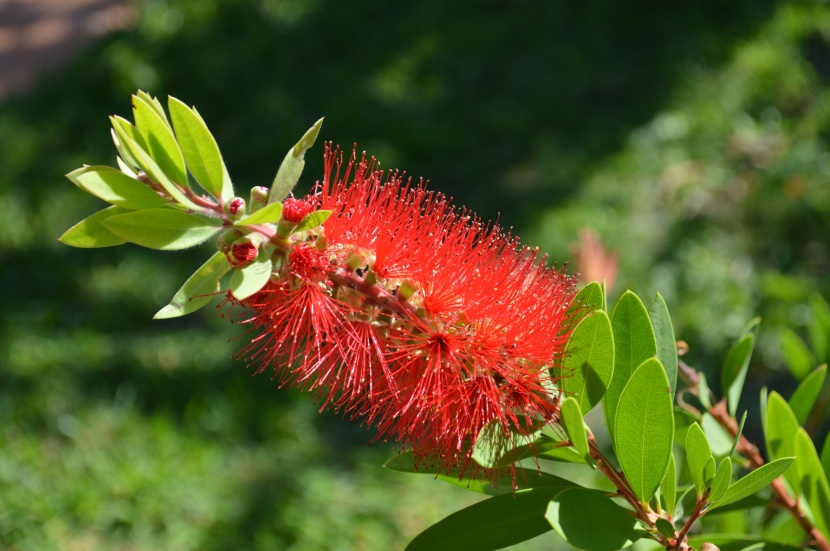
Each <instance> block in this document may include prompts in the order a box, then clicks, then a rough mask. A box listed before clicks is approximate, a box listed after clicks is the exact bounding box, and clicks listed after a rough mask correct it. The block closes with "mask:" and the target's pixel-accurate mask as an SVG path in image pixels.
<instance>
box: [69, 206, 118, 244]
mask: <svg viewBox="0 0 830 551" xmlns="http://www.w3.org/2000/svg"><path fill="white" fill-rule="evenodd" d="M125 212H129V211H127V210H125V209H122V208H119V207H107V208H105V209H103V210H99V211H98V212H96V213H95V214H93V215H92V216H89V217H88V218H85V219H83V220H81V221H80V222H78V223H77V224H75V225H74V226H72V227H71V228H69V229H68V230H66V231H65V232H64V234H63V235H61V236H60V237H59V238H58V239H59V241H60V242H61V243H63V244H64V245H69V246H70V247H79V248H81V249H96V248H100V247H114V246H116V245H123V244H124V243H126V241H125V240H124V239H122V238H121V237H119V236H117V235H115V234H114V233H112V232H111V231H110V230H109V228H107V227H106V226H104V225H103V224H102V222H103V221H104V220H106V219H108V218H110V217H112V216H116V215H119V214H124V213H125Z"/></svg>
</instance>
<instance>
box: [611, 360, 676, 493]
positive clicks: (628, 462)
mask: <svg viewBox="0 0 830 551" xmlns="http://www.w3.org/2000/svg"><path fill="white" fill-rule="evenodd" d="M616 427H617V429H616V432H615V441H616V450H617V458H618V459H619V460H620V466H621V467H622V470H623V472H624V473H625V475H626V477H627V478H628V482H629V484H630V485H631V488H632V490H634V494H635V495H636V496H637V498H638V499H639V500H640V501H641V502H643V503H645V502H647V501H648V500H649V499H651V496H653V495H654V492H656V491H657V487H658V486H659V485H660V482H661V481H662V480H663V477H664V476H665V474H666V469H667V468H668V466H669V461H670V457H671V452H672V441H673V439H674V413H673V410H672V397H671V394H670V393H669V381H668V378H667V377H666V371H665V370H664V369H663V366H662V365H660V361H659V360H657V359H656V358H651V359H648V360H646V361H645V362H643V363H642V364H641V365H640V367H638V368H637V370H636V371H635V372H634V374H633V375H632V376H631V380H629V381H628V384H627V385H626V386H625V388H624V389H623V392H622V394H621V395H620V400H619V405H618V407H617V415H616Z"/></svg>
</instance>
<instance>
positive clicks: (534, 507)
mask: <svg viewBox="0 0 830 551" xmlns="http://www.w3.org/2000/svg"><path fill="white" fill-rule="evenodd" d="M562 491H563V488H561V487H552V488H531V489H528V490H520V491H518V492H516V493H515V494H509V495H501V496H496V497H491V498H489V499H485V500H484V501H480V502H479V503H475V504H473V505H470V506H469V507H467V508H465V509H462V510H460V511H457V512H455V513H453V514H451V515H450V516H448V517H446V518H445V519H443V520H440V521H438V522H437V523H435V524H433V525H432V526H430V527H429V528H427V529H426V530H424V531H423V532H421V533H420V534H418V535H417V536H416V537H415V539H413V540H412V541H411V542H410V543H409V545H407V546H406V550H407V551H458V550H459V549H475V550H476V551H488V550H495V549H502V548H503V547H508V546H510V545H515V544H517V543H521V542H523V541H526V540H529V539H531V538H535V537H536V536H538V535H540V534H544V533H545V532H547V531H549V530H550V529H551V525H550V524H548V521H547V520H545V512H546V510H547V507H548V503H549V502H550V500H551V499H553V497H554V496H556V494H558V493H560V492H562Z"/></svg>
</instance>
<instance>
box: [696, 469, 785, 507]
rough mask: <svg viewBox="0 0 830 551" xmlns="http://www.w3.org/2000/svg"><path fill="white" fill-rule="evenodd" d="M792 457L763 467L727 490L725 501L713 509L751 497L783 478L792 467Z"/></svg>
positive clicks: (718, 503)
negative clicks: (777, 479) (780, 477)
mask: <svg viewBox="0 0 830 551" xmlns="http://www.w3.org/2000/svg"><path fill="white" fill-rule="evenodd" d="M792 463H793V458H792V457H782V458H781V459H776V460H775V461H771V462H769V463H767V464H765V465H761V466H760V467H758V468H757V469H755V470H754V471H752V472H751V473H749V474H748V475H746V476H745V477H743V478H742V479H740V480H738V481H737V482H736V483H734V484H733V485H731V486H730V487H729V489H728V490H726V495H724V496H723V499H721V500H720V501H718V502H717V503H715V504H713V505H712V508H715V507H722V506H724V505H728V504H729V503H734V502H736V501H739V500H741V499H743V498H745V497H749V496H751V495H752V494H754V493H755V492H757V491H758V490H760V489H762V488H765V487H766V486H767V485H768V484H770V483H771V482H772V481H773V480H775V479H776V478H778V477H779V476H781V475H782V474H783V473H784V472H786V470H787V469H788V468H789V467H790V465H792Z"/></svg>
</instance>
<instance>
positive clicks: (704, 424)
mask: <svg viewBox="0 0 830 551" xmlns="http://www.w3.org/2000/svg"><path fill="white" fill-rule="evenodd" d="M700 427H701V428H702V429H703V434H705V435H706V440H708V441H709V447H711V448H712V455H714V456H715V457H723V456H725V455H729V450H730V449H731V448H732V443H733V441H734V439H733V438H732V435H731V434H729V433H728V432H726V430H725V429H724V428H723V427H722V426H720V424H719V423H718V421H717V420H716V419H715V418H714V417H712V416H711V415H709V414H708V413H704V414H703V416H702V419H701V423H700Z"/></svg>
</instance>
